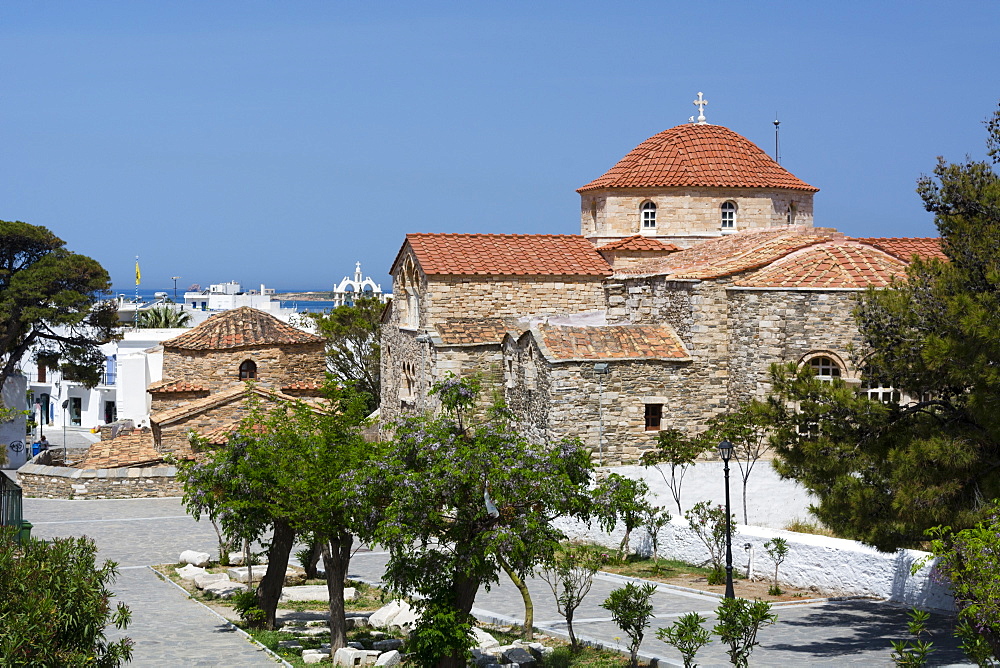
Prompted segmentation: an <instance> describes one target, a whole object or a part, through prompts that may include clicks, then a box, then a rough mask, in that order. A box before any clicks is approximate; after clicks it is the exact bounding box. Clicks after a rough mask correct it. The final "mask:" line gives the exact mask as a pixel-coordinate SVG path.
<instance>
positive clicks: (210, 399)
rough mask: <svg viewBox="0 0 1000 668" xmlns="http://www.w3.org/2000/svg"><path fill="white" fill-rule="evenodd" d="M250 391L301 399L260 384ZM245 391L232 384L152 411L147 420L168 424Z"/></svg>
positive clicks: (280, 398)
mask: <svg viewBox="0 0 1000 668" xmlns="http://www.w3.org/2000/svg"><path fill="white" fill-rule="evenodd" d="M252 391H253V392H255V393H256V394H258V395H260V396H262V397H266V398H269V399H274V400H277V401H288V402H292V403H294V402H296V401H300V400H301V399H300V398H299V397H293V396H292V395H290V394H285V393H284V392H279V391H277V390H274V389H271V388H267V387H262V386H260V385H254V386H253V389H252ZM246 392H247V387H246V385H242V384H241V385H233V386H232V387H229V388H226V389H225V390H221V391H219V392H216V393H215V394H210V395H208V396H207V397H200V398H198V399H193V400H191V401H188V402H187V403H184V404H181V405H180V406H175V407H174V408H170V409H168V410H165V411H160V412H159V413H154V414H153V415H150V416H149V420H150V422H154V423H156V424H158V425H160V426H164V425H168V424H170V423H172V422H176V421H178V420H181V419H183V418H185V417H188V416H190V415H195V414H197V413H202V412H204V411H207V410H210V409H212V408H215V407H217V406H221V405H223V404H227V403H232V402H233V401H242V400H243V397H244V396H245V395H246Z"/></svg>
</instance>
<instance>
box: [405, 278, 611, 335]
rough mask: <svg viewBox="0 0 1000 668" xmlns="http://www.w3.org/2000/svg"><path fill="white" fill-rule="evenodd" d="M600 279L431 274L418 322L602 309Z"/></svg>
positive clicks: (427, 322)
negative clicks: (431, 278)
mask: <svg viewBox="0 0 1000 668" xmlns="http://www.w3.org/2000/svg"><path fill="white" fill-rule="evenodd" d="M602 282H603V278H602V277H600V276H578V277H574V276H559V277H551V276H503V277H500V276H490V277H470V276H435V277H434V278H433V280H428V282H427V291H426V292H425V293H424V295H423V296H422V299H421V302H422V305H423V309H422V312H421V324H422V325H423V326H424V327H428V326H429V324H430V323H434V322H439V321H441V320H444V319H445V318H456V317H461V318H490V317H498V316H521V315H534V314H539V313H578V312H581V311H593V310H595V309H600V308H603V307H604V289H603V287H602Z"/></svg>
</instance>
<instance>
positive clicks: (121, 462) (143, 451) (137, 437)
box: [77, 429, 163, 469]
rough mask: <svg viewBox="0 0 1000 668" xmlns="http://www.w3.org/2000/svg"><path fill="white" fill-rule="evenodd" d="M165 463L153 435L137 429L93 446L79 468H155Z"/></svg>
mask: <svg viewBox="0 0 1000 668" xmlns="http://www.w3.org/2000/svg"><path fill="white" fill-rule="evenodd" d="M162 462H163V455H162V454H161V453H159V452H157V451H156V448H155V447H153V435H152V434H151V433H150V432H148V431H141V430H139V429H136V430H135V431H133V432H131V433H122V434H119V435H118V436H116V437H115V438H112V439H109V440H107V441H98V442H96V443H93V444H91V446H90V448H88V449H87V456H86V457H84V459H83V461H81V462H80V463H79V464H78V465H77V468H81V469H115V468H134V467H137V466H154V465H157V464H160V463H162Z"/></svg>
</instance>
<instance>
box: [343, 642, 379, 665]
mask: <svg viewBox="0 0 1000 668" xmlns="http://www.w3.org/2000/svg"><path fill="white" fill-rule="evenodd" d="M378 657H379V653H378V652H374V651H372V650H366V649H355V648H353V647H341V648H340V649H338V650H337V652H336V653H335V654H334V655H333V665H335V666H374V665H375V662H376V661H378Z"/></svg>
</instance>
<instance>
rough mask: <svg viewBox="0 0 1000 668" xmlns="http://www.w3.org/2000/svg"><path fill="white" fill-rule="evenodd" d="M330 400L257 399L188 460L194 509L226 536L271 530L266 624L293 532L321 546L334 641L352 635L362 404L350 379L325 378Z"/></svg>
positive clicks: (264, 590)
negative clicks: (353, 489)
mask: <svg viewBox="0 0 1000 668" xmlns="http://www.w3.org/2000/svg"><path fill="white" fill-rule="evenodd" d="M326 402H327V403H326V405H325V406H324V407H323V410H319V409H317V407H316V406H312V405H308V404H305V403H303V402H296V403H294V404H282V405H280V406H278V407H276V408H274V409H272V410H270V411H264V410H263V409H262V408H261V407H260V405H251V410H250V413H249V416H248V417H247V418H246V419H245V420H243V421H242V423H241V425H240V428H239V430H238V431H237V432H236V433H235V434H233V436H232V437H231V438H230V439H229V443H228V445H227V446H225V447H223V448H220V449H219V450H216V451H214V452H212V453H210V454H209V455H208V456H207V457H206V458H205V459H204V460H203V461H201V462H197V463H190V464H186V465H183V466H182V469H181V473H180V476H181V478H182V480H183V482H184V489H185V503H186V505H187V508H188V510H189V512H191V513H192V514H195V515H197V514H198V513H200V512H204V513H206V514H208V515H209V517H210V518H213V519H216V518H217V519H218V520H219V521H220V523H221V525H222V526H223V528H224V531H225V532H226V534H227V535H229V536H238V537H240V538H241V539H244V540H253V539H257V538H260V537H261V536H263V535H264V534H265V533H266V532H267V531H268V530H271V531H272V537H271V540H270V544H269V548H268V566H267V571H266V572H265V574H264V577H263V579H262V580H261V583H260V587H259V589H258V599H259V601H260V607H261V609H262V610H263V611H264V613H265V618H264V625H265V626H266V627H267V628H273V627H274V623H275V610H276V607H277V602H278V598H279V597H280V595H281V588H282V584H283V581H284V574H285V570H286V568H287V565H288V559H289V554H290V552H291V549H292V546H293V543H294V539H295V536H296V534H308V535H310V536H312V537H314V539H315V540H317V541H318V542H319V543H320V544H321V546H322V548H321V549H322V554H323V562H324V567H325V570H326V577H327V588H328V590H329V593H330V610H329V617H330V631H331V640H330V645H331V651H336V649H338V648H339V647H342V646H344V643H345V642H346V637H345V632H346V620H345V614H344V582H345V580H346V578H347V571H348V568H349V565H350V555H351V547H352V544H353V537H352V528H351V524H352V518H351V516H350V513H349V511H348V504H347V499H346V496H347V494H348V490H347V488H345V486H344V484H343V480H344V476H345V475H346V474H347V473H348V472H349V471H352V470H354V469H355V468H356V467H358V466H361V465H362V464H363V462H364V458H365V457H366V453H367V451H368V447H367V445H366V444H365V442H364V439H363V437H362V436H361V432H360V428H361V425H362V424H363V421H364V413H365V408H364V404H363V400H362V398H361V397H360V396H359V395H358V394H357V393H354V392H353V391H351V390H350V388H334V387H330V388H327V396H326Z"/></svg>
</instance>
